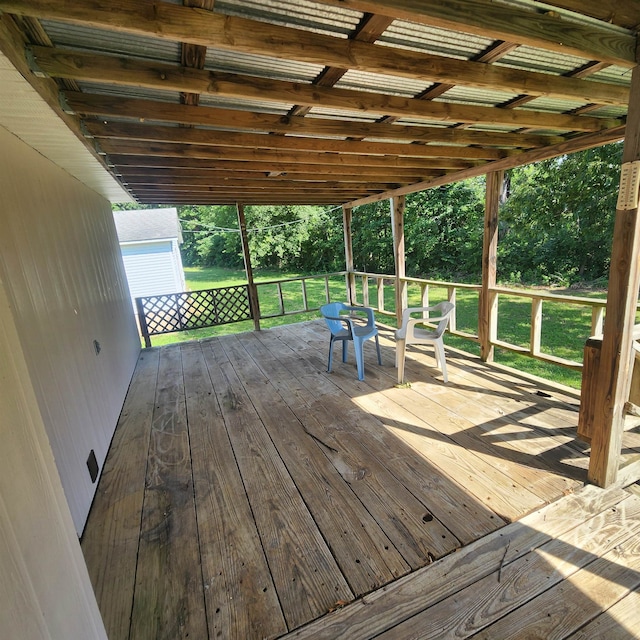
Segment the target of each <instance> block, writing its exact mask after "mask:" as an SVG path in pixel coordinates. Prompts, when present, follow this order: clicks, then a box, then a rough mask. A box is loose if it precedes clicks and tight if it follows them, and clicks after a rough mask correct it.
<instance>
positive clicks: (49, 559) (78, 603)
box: [0, 279, 107, 640]
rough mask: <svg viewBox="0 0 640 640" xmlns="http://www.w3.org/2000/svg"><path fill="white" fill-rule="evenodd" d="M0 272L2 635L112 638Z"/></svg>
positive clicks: (28, 639)
mask: <svg viewBox="0 0 640 640" xmlns="http://www.w3.org/2000/svg"><path fill="white" fill-rule="evenodd" d="M5 284H6V283H3V282H2V279H0V384H2V393H0V638H6V639H7V640H9V639H10V638H15V639H16V640H18V639H20V640H45V639H49V640H72V639H78V640H79V639H80V638H82V639H83V640H106V638H107V635H106V633H105V630H104V626H103V624H102V619H101V617H100V613H99V611H98V606H97V604H96V599H95V596H94V594H93V590H92V588H91V582H90V580H89V575H88V573H87V568H86V565H85V563H84V559H83V557H82V552H81V550H80V544H79V543H78V540H77V538H76V534H75V531H74V526H73V521H72V520H71V514H70V512H69V507H68V505H67V502H66V500H65V496H64V493H63V490H62V485H61V484H60V477H59V475H58V471H57V469H56V465H55V461H54V459H53V454H52V452H51V447H50V446H49V439H48V437H47V434H46V432H45V428H44V424H43V422H42V417H41V415H40V410H39V407H38V403H37V401H36V397H35V393H34V390H33V386H32V385H31V380H30V376H29V372H28V371H27V366H26V361H25V359H24V356H23V350H22V345H21V344H20V340H19V338H18V332H17V330H16V326H15V322H14V318H13V314H12V309H11V308H10V306H9V300H8V297H7V293H6V290H5Z"/></svg>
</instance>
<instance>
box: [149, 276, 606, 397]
mask: <svg viewBox="0 0 640 640" xmlns="http://www.w3.org/2000/svg"><path fill="white" fill-rule="evenodd" d="M299 275H300V274H295V273H283V272H279V271H260V272H256V273H255V274H254V279H255V281H256V283H258V285H259V286H258V291H259V296H260V305H261V313H262V315H263V316H264V315H270V314H275V313H278V312H279V299H278V291H277V287H276V285H262V286H260V282H265V281H269V280H282V279H284V278H294V277H297V276H299ZM185 277H186V281H187V287H188V288H189V289H192V290H196V289H210V288H215V287H226V286H232V285H235V284H241V283H244V282H246V278H245V274H244V270H232V269H220V268H206V269H205V268H198V267H187V268H185ZM373 283H374V281H370V287H369V300H370V303H371V304H375V302H376V301H377V291H376V288H375V286H374V284H373ZM329 290H330V296H331V300H344V299H345V285H344V278H343V277H342V276H334V277H332V278H330V279H329ZM356 290H357V299H358V300H359V301H360V302H362V285H361V281H360V280H359V279H358V280H357V287H356ZM562 293H563V295H568V294H571V293H575V294H576V295H580V296H582V297H604V295H605V294H603V293H601V292H588V293H584V292H573V291H571V292H566V291H563V292H562ZM408 296H409V306H420V288H419V287H418V286H409V288H408ZM282 297H283V300H284V305H285V310H287V311H289V310H296V309H301V308H303V299H302V289H301V285H300V282H299V281H296V282H289V283H283V284H282ZM394 297H395V292H394V288H393V285H392V284H391V282H390V286H385V287H384V298H385V309H387V310H389V311H391V312H393V310H394V308H395V299H394ZM307 299H308V304H309V306H310V307H319V306H320V305H322V304H324V302H325V291H324V280H323V279H316V280H309V281H307ZM446 299H447V290H446V288H445V287H433V286H432V287H430V289H429V301H430V304H435V303H437V302H440V301H442V300H446ZM317 317H319V314H318V312H317V311H315V312H310V313H297V314H294V315H287V316H280V317H276V318H265V319H263V320H261V321H260V325H261V326H262V327H263V328H269V327H273V326H277V325H282V324H290V323H293V322H302V321H304V320H311V319H313V318H317ZM378 318H379V319H380V320H381V321H382V322H385V323H386V324H394V322H395V320H394V318H393V317H392V316H386V317H385V316H381V315H379V316H378ZM498 318H499V321H498V338H499V339H500V340H503V341H505V342H510V343H512V344H516V345H520V346H523V347H528V346H529V340H530V326H531V325H530V322H531V320H530V319H531V301H530V300H529V299H527V298H523V297H519V296H508V295H500V297H499V308H498ZM456 324H457V329H458V330H460V331H464V332H467V333H471V334H476V333H477V326H478V292H477V291H473V290H467V289H458V290H457V296H456ZM252 329H253V322H252V321H250V320H249V321H245V322H238V323H234V324H228V325H221V326H218V327H211V328H207V329H199V330H196V331H185V332H182V333H175V334H166V335H163V336H154V337H153V338H152V342H153V345H154V346H159V345H163V344H169V343H172V342H182V341H184V340H191V339H198V338H205V337H210V336H220V335H225V334H230V333H239V332H242V331H251V330H252ZM590 334H591V309H590V308H588V307H579V306H575V305H570V304H567V303H558V302H551V301H547V300H545V301H544V303H543V323H542V340H541V342H542V351H543V352H544V353H547V354H551V355H554V356H558V357H561V358H565V359H569V360H575V361H577V362H582V351H583V348H584V343H585V341H586V339H587V338H588V337H589V335H590ZM445 342H446V343H447V344H449V345H451V346H452V347H456V348H459V349H463V350H464V351H467V352H470V353H474V354H479V346H478V345H477V343H475V342H472V341H469V340H465V339H464V338H460V337H457V336H451V335H448V334H447V335H446V337H445ZM495 361H496V362H498V363H500V364H504V365H508V366H510V367H513V368H515V369H518V370H520V371H525V372H527V373H531V374H534V375H537V376H540V377H542V378H546V379H549V380H553V381H555V382H559V383H562V384H565V385H568V386H571V387H574V388H580V380H581V374H580V372H578V371H573V370H571V369H567V368H565V367H561V366H559V365H554V364H550V363H547V362H542V361H540V360H535V359H534V358H529V357H526V356H522V355H519V354H517V353H513V352H511V351H507V350H504V349H496V353H495Z"/></svg>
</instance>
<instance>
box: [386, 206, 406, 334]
mask: <svg viewBox="0 0 640 640" xmlns="http://www.w3.org/2000/svg"><path fill="white" fill-rule="evenodd" d="M390 204H391V227H392V230H393V260H394V263H395V268H396V322H397V325H398V327H400V326H402V312H403V310H404V309H406V308H407V306H408V302H407V281H406V280H404V278H405V277H406V275H407V274H406V270H405V256H404V206H405V197H404V196H395V197H393V198H391V199H390Z"/></svg>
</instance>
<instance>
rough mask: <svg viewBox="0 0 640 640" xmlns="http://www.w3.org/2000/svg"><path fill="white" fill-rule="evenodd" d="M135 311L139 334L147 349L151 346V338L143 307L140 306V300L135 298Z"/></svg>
mask: <svg viewBox="0 0 640 640" xmlns="http://www.w3.org/2000/svg"><path fill="white" fill-rule="evenodd" d="M136 309H137V310H138V324H139V325H140V334H141V335H142V337H143V338H144V346H145V347H146V348H147V349H148V348H149V347H150V346H151V337H150V336H149V327H148V325H147V317H146V316H145V315H144V305H143V304H142V298H136Z"/></svg>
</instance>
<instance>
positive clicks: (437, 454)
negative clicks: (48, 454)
mask: <svg viewBox="0 0 640 640" xmlns="http://www.w3.org/2000/svg"><path fill="white" fill-rule="evenodd" d="M382 345H383V366H382V367H380V366H378V365H377V364H375V363H376V358H375V356H374V351H373V345H370V344H367V346H366V353H365V367H366V379H365V380H364V381H363V382H359V381H358V380H357V378H356V374H355V363H354V359H353V354H352V352H351V353H350V355H351V359H350V362H349V363H347V364H343V363H342V362H340V358H339V357H338V358H337V361H336V362H335V364H334V372H333V373H331V374H329V373H326V371H325V368H326V356H327V347H328V338H327V333H326V330H325V328H324V325H323V324H322V323H321V322H318V321H314V322H307V323H303V324H299V325H288V326H284V327H280V328H277V329H270V330H267V331H262V332H259V333H248V334H242V335H240V336H227V337H223V338H217V339H210V340H205V341H201V342H191V343H183V344H181V345H174V346H169V347H163V348H156V349H151V350H145V351H143V353H142V354H141V356H140V361H139V363H138V368H137V370H136V373H135V376H134V379H133V381H132V384H131V388H130V390H129V394H128V396H127V400H126V403H125V406H124V408H123V412H122V416H121V419H120V423H119V426H118V428H117V430H116V434H115V437H114V441H113V444H112V447H111V451H110V453H109V456H108V458H107V461H106V464H105V468H104V471H103V475H102V478H101V480H100V485H99V487H98V492H97V494H96V499H95V503H94V505H93V508H92V511H91V514H90V517H89V521H88V523H87V527H86V530H85V533H84V536H83V539H82V547H83V550H84V553H85V557H86V560H87V564H88V567H89V572H90V574H91V577H92V581H93V584H94V588H95V591H96V595H97V598H98V602H99V605H100V609H101V611H102V615H103V618H104V621H105V625H106V628H107V631H108V634H109V638H110V639H111V640H119V639H126V638H130V639H131V640H139V639H147V638H148V639H152V638H153V639H159V638H166V639H167V640H169V639H170V640H175V639H177V638H187V637H188V638H191V639H192V640H201V639H203V640H206V639H207V638H211V639H213V638H238V639H243V640H245V639H249V638H278V637H286V638H327V639H329V638H332V639H333V638H348V639H349V640H353V639H356V638H362V639H365V638H374V637H376V638H378V637H381V638H402V639H405V638H444V637H452V638H453V637H455V638H467V637H471V636H473V637H474V638H524V637H527V638H533V637H536V638H542V637H544V638H551V637H553V638H568V637H571V638H585V639H586V638H590V639H591V638H596V637H603V638H605V637H606V638H633V637H640V636H638V635H633V634H634V631H633V630H634V629H636V630H637V629H640V606H639V604H640V596H639V594H638V591H637V589H638V585H640V536H639V535H638V534H639V533H640V498H639V497H638V496H637V495H634V494H633V492H631V491H625V490H621V489H616V490H611V491H604V490H601V489H596V488H595V487H585V488H583V486H582V485H583V482H584V478H585V477H586V471H585V470H586V468H587V465H588V458H587V455H586V445H584V444H583V443H581V442H579V441H577V440H576V439H575V428H576V425H577V416H578V414H577V409H578V403H579V400H578V397H577V395H575V394H573V393H570V392H566V391H563V390H560V389H558V388H556V387H554V386H553V385H548V384H544V383H538V382H536V381H533V380H532V379H530V378H527V377H526V376H521V375H519V374H517V373H512V372H507V371H506V370H505V369H503V368H498V367H492V366H488V365H485V364H483V363H481V362H480V361H479V360H478V359H474V358H471V357H467V356H464V355H463V354H461V353H460V352H455V351H452V350H448V351H447V362H448V364H449V384H447V385H443V384H442V382H441V376H440V375H439V371H437V370H436V369H435V368H434V367H433V365H434V360H433V357H432V352H431V351H430V350H429V349H428V348H426V349H422V348H413V349H410V350H409V351H408V359H407V379H409V380H411V381H412V386H411V388H404V389H401V388H395V387H394V383H395V375H396V370H395V369H394V367H393V364H394V350H393V342H392V341H391V340H389V339H388V336H387V337H383V340H382ZM336 355H338V354H336ZM626 437H627V438H628V446H629V447H634V446H635V445H636V444H637V440H638V436H637V434H635V433H633V432H631V433H628V434H627V435H626ZM362 596H364V597H362ZM574 634H575V635H574ZM598 634H600V635H598ZM625 634H626V635H625Z"/></svg>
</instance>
